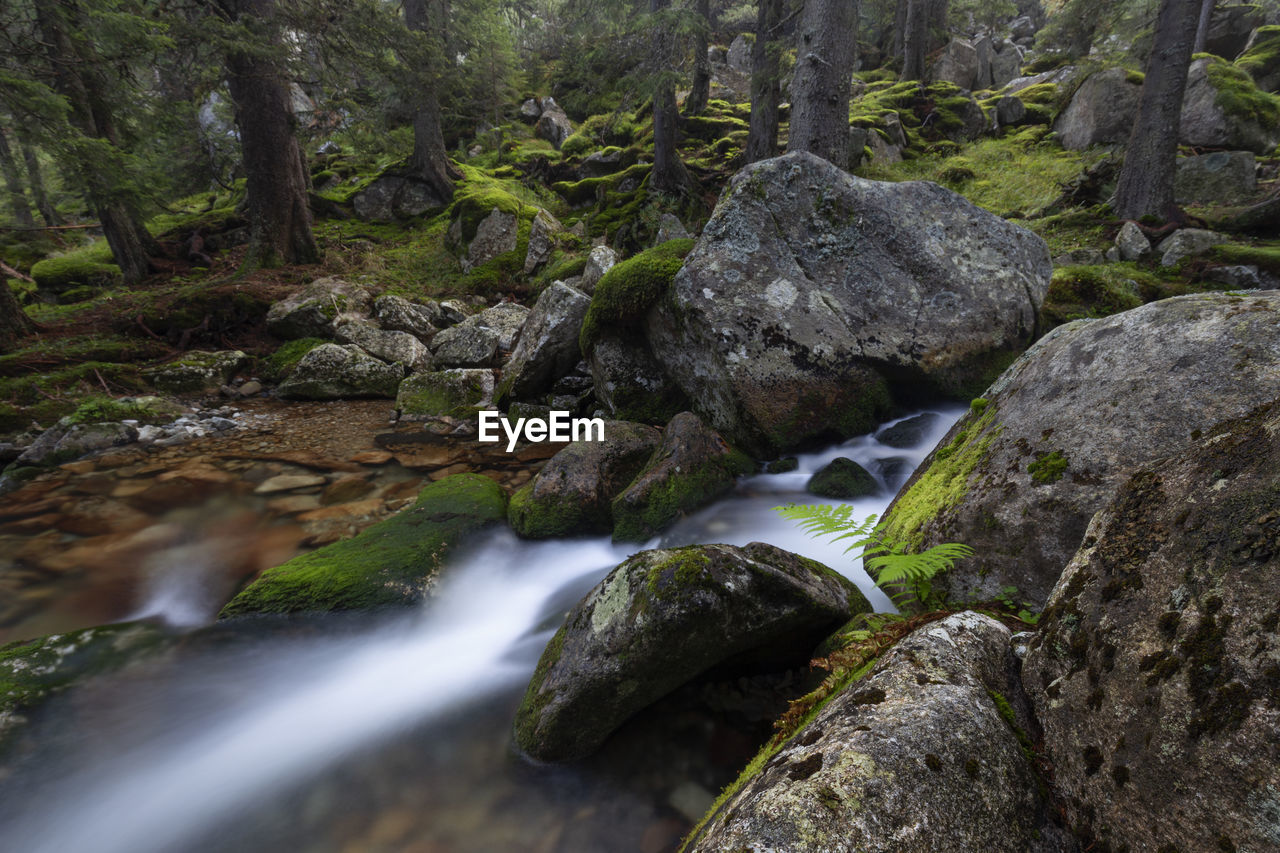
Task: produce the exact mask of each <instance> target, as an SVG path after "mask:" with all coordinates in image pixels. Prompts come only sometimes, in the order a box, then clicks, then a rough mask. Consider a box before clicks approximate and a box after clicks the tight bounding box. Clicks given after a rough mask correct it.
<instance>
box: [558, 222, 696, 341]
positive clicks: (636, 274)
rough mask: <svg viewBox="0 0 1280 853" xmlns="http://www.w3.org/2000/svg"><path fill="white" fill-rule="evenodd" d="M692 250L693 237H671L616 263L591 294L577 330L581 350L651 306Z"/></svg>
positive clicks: (628, 322)
mask: <svg viewBox="0 0 1280 853" xmlns="http://www.w3.org/2000/svg"><path fill="white" fill-rule="evenodd" d="M692 250H693V241H692V240H668V241H667V242H666V243H663V244H662V245H660V246H654V247H653V248H652V249H649V250H648V251H645V252H641V253H640V254H638V255H636V256H635V257H632V258H628V259H627V260H625V261H622V262H621V263H618V264H614V266H613V267H612V268H610V270H609V271H608V272H607V273H605V274H604V277H603V278H602V279H600V282H599V284H597V285H596V289H595V292H594V293H593V294H592V296H591V305H590V307H588V308H587V315H586V317H585V318H583V321H582V329H581V331H580V332H579V333H578V344H579V346H581V347H582V351H583V352H590V351H591V347H592V345H593V344H595V342H596V341H597V340H599V339H600V336H601V334H603V332H604V331H605V330H606V329H607V328H608V327H611V326H621V325H629V324H631V323H633V322H634V321H635V320H637V319H638V318H639V317H641V316H642V315H643V314H644V312H645V311H647V310H649V306H650V305H652V304H653V303H655V302H657V301H658V299H659V298H661V296H662V294H664V293H666V291H667V288H668V287H670V286H671V281H672V279H674V278H675V277H676V273H678V272H679V271H680V267H681V266H683V265H684V257H685V255H687V254H689V252H690V251H692Z"/></svg>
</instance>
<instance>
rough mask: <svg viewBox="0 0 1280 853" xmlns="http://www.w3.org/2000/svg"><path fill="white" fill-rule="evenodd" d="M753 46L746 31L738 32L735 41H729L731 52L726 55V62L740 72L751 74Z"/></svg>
mask: <svg viewBox="0 0 1280 853" xmlns="http://www.w3.org/2000/svg"><path fill="white" fill-rule="evenodd" d="M751 47H752V42H751V41H748V40H747V36H746V33H738V34H737V35H736V36H734V37H733V41H731V42H729V53H728V55H726V56H725V62H726V63H727V64H728V65H729V67H730V68H732V69H733V70H734V71H737V72H738V73H739V74H750V73H751Z"/></svg>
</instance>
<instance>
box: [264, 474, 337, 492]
mask: <svg viewBox="0 0 1280 853" xmlns="http://www.w3.org/2000/svg"><path fill="white" fill-rule="evenodd" d="M326 482H328V481H327V480H325V478H324V477H321V476H320V475H318V474H277V475H276V476H274V477H269V478H267V479H266V480H263V481H262V482H261V483H259V484H258V487H257V488H256V489H254V490H253V493H254V494H255V495H274V494H276V493H277V492H295V491H298V490H299V489H314V488H316V487H317V486H323V485H324V484H325V483H326Z"/></svg>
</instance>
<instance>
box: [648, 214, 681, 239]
mask: <svg viewBox="0 0 1280 853" xmlns="http://www.w3.org/2000/svg"><path fill="white" fill-rule="evenodd" d="M688 239H689V232H688V230H687V229H686V228H685V227H684V223H683V222H681V221H680V218H679V217H678V216H676V215H675V214H674V213H664V214H662V218H661V219H660V220H658V236H657V237H655V238H654V240H653V245H655V246H658V245H661V244H662V243H665V242H667V241H668V240H688Z"/></svg>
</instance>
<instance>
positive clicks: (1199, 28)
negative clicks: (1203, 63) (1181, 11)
mask: <svg viewBox="0 0 1280 853" xmlns="http://www.w3.org/2000/svg"><path fill="white" fill-rule="evenodd" d="M1213 6H1214V0H1202V2H1201V3H1200V22H1199V23H1198V24H1196V43H1195V46H1194V47H1192V48H1191V52H1192V53H1204V46H1205V44H1206V43H1208V41H1209V24H1210V23H1211V22H1212V21H1213Z"/></svg>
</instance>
